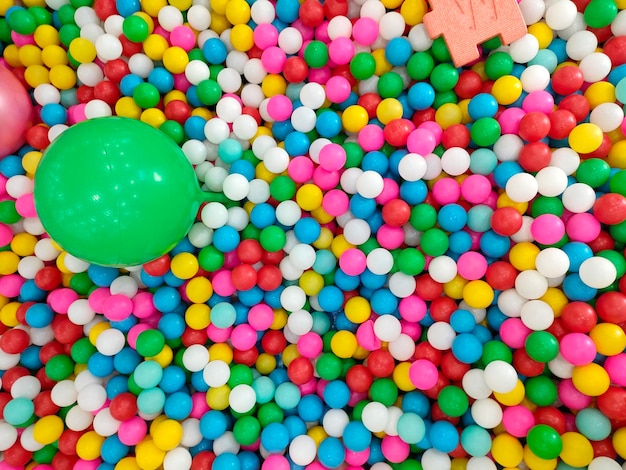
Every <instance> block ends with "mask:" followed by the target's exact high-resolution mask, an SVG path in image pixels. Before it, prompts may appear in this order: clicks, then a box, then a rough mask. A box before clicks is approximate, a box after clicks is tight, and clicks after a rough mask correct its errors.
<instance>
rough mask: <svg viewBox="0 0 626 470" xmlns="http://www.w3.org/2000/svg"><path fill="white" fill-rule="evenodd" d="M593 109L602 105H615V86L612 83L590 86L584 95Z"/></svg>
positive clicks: (599, 83)
mask: <svg viewBox="0 0 626 470" xmlns="http://www.w3.org/2000/svg"><path fill="white" fill-rule="evenodd" d="M584 96H585V98H587V101H589V106H590V107H591V109H595V108H596V107H597V106H598V105H600V104H602V103H615V85H613V84H612V83H611V82H595V83H592V84H591V85H589V87H588V88H587V89H586V90H585V94H584Z"/></svg>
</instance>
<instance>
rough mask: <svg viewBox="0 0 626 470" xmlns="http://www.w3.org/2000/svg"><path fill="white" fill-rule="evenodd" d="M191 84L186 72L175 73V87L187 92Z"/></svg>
mask: <svg viewBox="0 0 626 470" xmlns="http://www.w3.org/2000/svg"><path fill="white" fill-rule="evenodd" d="M190 86H191V82H190V81H189V80H187V76H186V75H185V74H184V73H176V74H174V88H176V89H177V90H179V91H182V92H183V93H186V92H187V90H188V89H189V87H190Z"/></svg>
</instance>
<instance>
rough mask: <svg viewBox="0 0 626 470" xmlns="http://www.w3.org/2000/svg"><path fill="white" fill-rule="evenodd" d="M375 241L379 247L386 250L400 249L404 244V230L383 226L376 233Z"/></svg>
mask: <svg viewBox="0 0 626 470" xmlns="http://www.w3.org/2000/svg"><path fill="white" fill-rule="evenodd" d="M376 240H377V241H378V243H380V246H381V247H383V248H386V249H388V250H395V249H396V248H400V247H401V246H402V243H404V230H403V229H402V227H393V226H391V225H387V224H383V225H382V226H381V227H380V228H379V229H378V232H376Z"/></svg>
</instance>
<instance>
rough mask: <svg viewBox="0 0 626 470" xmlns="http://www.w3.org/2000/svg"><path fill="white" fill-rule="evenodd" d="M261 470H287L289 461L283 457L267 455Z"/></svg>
mask: <svg viewBox="0 0 626 470" xmlns="http://www.w3.org/2000/svg"><path fill="white" fill-rule="evenodd" d="M261 470H289V460H287V458H286V457H285V456H283V455H277V454H274V455H268V456H267V457H266V458H265V461H264V462H263V465H261Z"/></svg>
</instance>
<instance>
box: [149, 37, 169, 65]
mask: <svg viewBox="0 0 626 470" xmlns="http://www.w3.org/2000/svg"><path fill="white" fill-rule="evenodd" d="M168 47H169V45H168V43H167V39H165V38H164V37H163V36H161V35H160V34H151V35H149V36H148V37H147V38H146V40H145V41H144V42H143V52H144V54H146V55H147V56H148V57H149V58H150V59H152V60H162V59H163V55H164V54H165V51H166V50H167V49H168Z"/></svg>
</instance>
